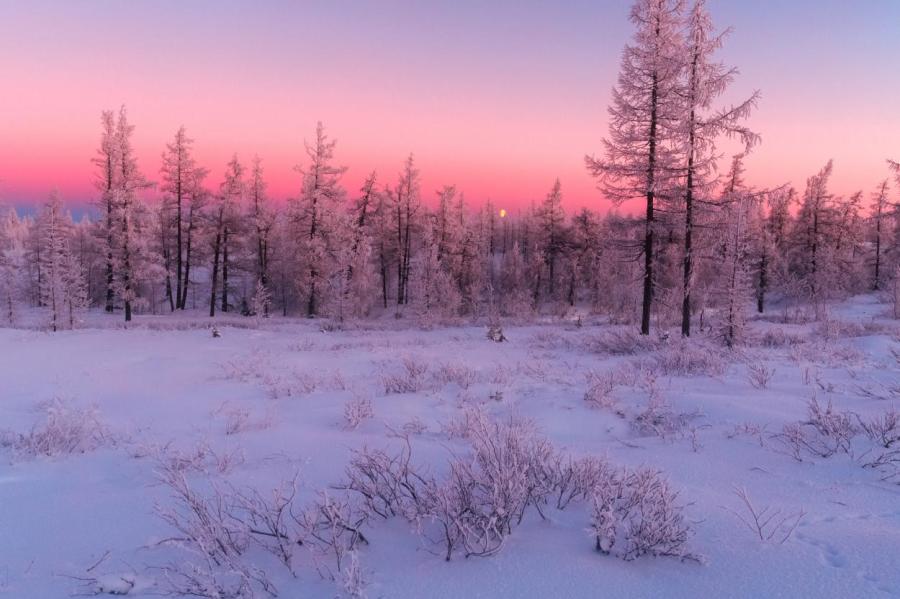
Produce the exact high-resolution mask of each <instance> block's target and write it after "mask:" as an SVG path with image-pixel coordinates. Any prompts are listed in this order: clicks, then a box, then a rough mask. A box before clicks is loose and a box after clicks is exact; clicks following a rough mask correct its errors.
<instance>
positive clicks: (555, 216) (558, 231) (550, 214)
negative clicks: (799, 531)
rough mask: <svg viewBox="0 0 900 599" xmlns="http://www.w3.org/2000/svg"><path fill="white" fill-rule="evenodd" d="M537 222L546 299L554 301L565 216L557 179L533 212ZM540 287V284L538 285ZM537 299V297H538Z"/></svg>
mask: <svg viewBox="0 0 900 599" xmlns="http://www.w3.org/2000/svg"><path fill="white" fill-rule="evenodd" d="M535 218H536V221H537V236H538V237H537V240H536V241H537V248H536V249H537V251H538V252H540V254H541V256H542V257H543V259H544V268H543V271H544V273H546V274H545V276H543V277H542V278H543V279H544V282H545V288H546V292H547V298H548V299H550V300H551V301H552V300H554V299H556V284H557V274H558V273H557V266H558V264H559V261H560V256H561V254H562V252H563V249H564V247H563V246H564V239H563V227H564V225H565V220H566V215H565V212H564V211H563V207H562V184H561V183H560V182H559V179H556V181H554V182H553V187H552V188H551V189H550V192H549V193H548V194H547V195H546V197H545V198H544V201H543V202H542V203H541V205H540V206H539V207H538V209H537V211H536V212H535ZM538 286H540V283H538ZM538 297H539V296H538Z"/></svg>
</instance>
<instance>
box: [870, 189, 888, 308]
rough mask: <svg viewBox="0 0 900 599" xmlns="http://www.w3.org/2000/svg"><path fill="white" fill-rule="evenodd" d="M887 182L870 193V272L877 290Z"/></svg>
mask: <svg viewBox="0 0 900 599" xmlns="http://www.w3.org/2000/svg"><path fill="white" fill-rule="evenodd" d="M888 208H889V203H888V182H887V179H885V180H884V181H882V182H881V184H880V185H879V186H878V191H876V192H875V193H874V194H873V195H872V226H873V228H874V237H875V239H874V246H875V247H874V252H875V255H874V256H873V263H874V264H873V273H872V289H873V290H874V291H878V290H880V289H881V284H882V272H881V261H882V254H883V252H882V243H883V241H884V237H885V233H886V230H885V229H886V227H885V220H886V218H887V216H888Z"/></svg>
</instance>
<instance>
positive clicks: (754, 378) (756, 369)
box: [747, 362, 775, 389]
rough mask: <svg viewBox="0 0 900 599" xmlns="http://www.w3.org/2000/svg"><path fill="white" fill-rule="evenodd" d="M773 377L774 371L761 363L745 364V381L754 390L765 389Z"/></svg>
mask: <svg viewBox="0 0 900 599" xmlns="http://www.w3.org/2000/svg"><path fill="white" fill-rule="evenodd" d="M774 376H775V369H774V368H771V367H769V366H767V365H765V364H763V363H762V362H755V363H751V364H747V380H748V381H750V384H751V385H753V388H754V389H767V388H768V387H769V383H770V382H771V381H772V377H774Z"/></svg>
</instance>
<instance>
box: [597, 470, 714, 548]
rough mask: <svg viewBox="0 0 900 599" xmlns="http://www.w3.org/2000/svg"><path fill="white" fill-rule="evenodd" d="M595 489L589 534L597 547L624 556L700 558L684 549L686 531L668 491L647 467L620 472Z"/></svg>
mask: <svg viewBox="0 0 900 599" xmlns="http://www.w3.org/2000/svg"><path fill="white" fill-rule="evenodd" d="M603 482H604V484H601V485H598V486H597V487H595V489H594V493H593V496H592V511H591V525H590V530H591V534H592V535H593V537H594V546H595V548H596V550H597V551H599V552H601V553H605V554H610V553H613V552H614V551H615V549H616V547H620V549H619V555H620V556H621V557H622V558H623V559H625V560H633V559H637V558H639V557H641V556H643V555H653V556H669V557H678V558H681V559H693V560H698V559H699V558H698V557H697V556H695V555H693V554H691V553H689V552H688V550H687V541H688V538H689V536H690V533H691V529H690V526H689V525H688V523H687V521H686V520H685V518H684V513H683V507H682V506H680V505H679V504H678V493H676V492H675V491H673V490H672V489H671V487H670V486H669V483H668V482H667V481H666V480H665V479H664V478H663V477H662V475H661V474H660V473H659V472H658V471H656V470H652V469H650V468H640V469H638V470H635V471H633V472H623V473H620V474H618V475H617V476H611V477H609V478H607V479H605V480H604V481H603Z"/></svg>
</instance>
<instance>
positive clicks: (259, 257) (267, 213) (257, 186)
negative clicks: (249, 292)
mask: <svg viewBox="0 0 900 599" xmlns="http://www.w3.org/2000/svg"><path fill="white" fill-rule="evenodd" d="M263 174H264V173H263V168H262V161H261V160H260V159H259V156H255V157H254V158H253V169H252V170H251V172H250V183H249V186H248V196H249V201H250V206H249V210H250V215H249V216H250V221H251V223H252V229H253V238H254V243H253V246H254V247H253V253H254V254H255V256H256V259H255V260H254V262H255V264H256V280H257V283H258V285H261V286H262V287H263V289H265V290H268V288H269V256H270V254H271V250H272V248H271V236H272V227H273V226H274V224H275V213H274V210H273V209H272V207H271V206H270V203H269V198H268V196H267V195H266V181H265V179H264V178H263ZM259 293H260V291H259V289H257V291H256V294H259ZM265 293H268V291H266V292H265ZM262 307H263V309H264V314H263V316H266V317H267V316H268V315H269V301H266V302H263V306H262Z"/></svg>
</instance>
